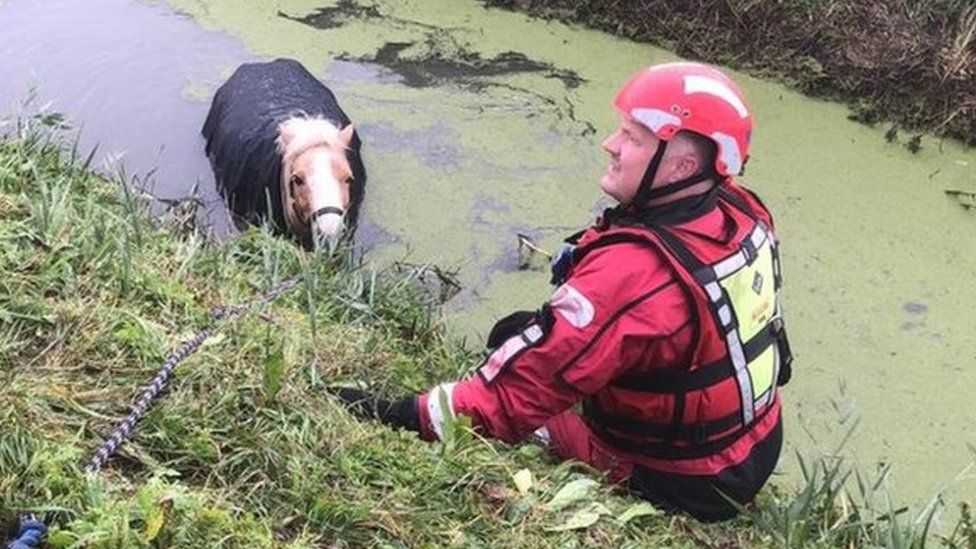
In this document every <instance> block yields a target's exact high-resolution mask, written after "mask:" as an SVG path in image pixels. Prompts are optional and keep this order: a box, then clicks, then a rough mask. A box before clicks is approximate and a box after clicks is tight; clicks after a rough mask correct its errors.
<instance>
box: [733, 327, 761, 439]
mask: <svg viewBox="0 0 976 549" xmlns="http://www.w3.org/2000/svg"><path fill="white" fill-rule="evenodd" d="M725 342H726V344H727V345H728V347H729V359H730V360H731V361H732V366H734V367H735V381H736V383H737V384H738V385H739V397H740V398H741V399H742V424H743V425H749V424H750V423H752V419H753V418H754V417H755V415H756V410H755V408H754V404H753V401H752V378H751V377H750V376H749V368H748V364H747V363H746V355H745V353H744V352H743V351H742V342H740V341H739V333H738V332H736V331H735V330H732V331H731V332H729V333H727V334H725Z"/></svg>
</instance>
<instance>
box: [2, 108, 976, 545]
mask: <svg viewBox="0 0 976 549" xmlns="http://www.w3.org/2000/svg"><path fill="white" fill-rule="evenodd" d="M39 124H40V122H38V121H36V120H29V121H27V122H25V123H23V124H21V125H17V124H11V125H8V126H7V127H6V129H5V130H3V131H13V134H12V135H10V137H8V138H7V139H6V140H0V211H2V212H4V215H3V216H0V402H2V403H3V404H4V405H3V406H0V433H2V436H0V531H7V530H8V528H9V527H10V526H11V525H13V524H14V523H15V521H16V515H17V514H19V513H23V512H34V513H37V514H39V515H41V516H42V517H43V518H44V519H45V521H46V522H47V524H48V525H49V526H50V527H51V528H52V531H51V535H50V537H49V540H48V544H49V545H50V546H52V547H86V546H108V547H147V546H164V547H273V546H295V547H307V546H336V547H344V546H356V547H359V546H383V547H391V546H411V547H412V546H448V545H462V546H505V545H510V546H519V547H575V546H596V545H602V546H613V547H618V546H619V547H656V546H667V545H681V546H690V545H694V544H708V545H711V546H722V547H732V546H750V547H752V546H778V545H783V544H790V545H793V546H796V545H799V544H801V543H809V544H815V545H816V544H820V545H836V546H845V547H847V546H851V545H855V546H856V545H859V544H892V543H898V544H902V546H906V547H911V546H913V544H917V543H918V540H919V539H924V538H925V535H926V534H925V533H926V532H927V531H928V529H930V524H931V523H932V520H934V519H933V518H932V517H933V516H934V515H931V514H930V515H925V514H924V513H922V514H919V515H911V514H910V513H908V512H902V511H901V509H900V508H899V507H898V506H897V505H894V504H892V505H890V506H889V507H887V508H885V507H881V506H880V505H875V506H873V507H864V506H861V503H860V502H861V501H862V500H863V499H865V498H864V496H865V495H867V496H869V497H874V496H877V497H878V498H880V496H881V494H884V493H885V487H884V483H883V482H881V483H879V482H878V479H877V478H874V477H870V478H867V477H864V476H863V475H861V474H860V473H857V472H854V473H849V472H847V470H846V469H844V468H843V467H841V466H840V465H839V463H838V462H834V461H824V462H807V461H804V462H803V465H802V468H803V470H804V475H805V476H804V478H805V479H806V482H807V486H805V487H801V488H800V489H799V490H795V491H794V490H789V491H787V490H784V489H775V488H770V489H769V490H767V491H765V492H764V494H763V496H762V498H761V499H760V501H759V502H758V504H757V506H756V507H755V508H751V509H750V510H749V513H748V514H747V515H746V516H745V517H743V518H740V519H737V520H735V521H732V522H730V523H726V524H723V525H701V524H698V523H696V522H694V521H692V520H691V519H688V518H685V517H670V516H662V515H661V514H660V513H658V512H657V511H656V510H655V509H653V508H652V507H650V506H648V505H647V504H646V503H644V502H642V501H641V500H639V499H636V498H635V497H634V496H632V495H631V494H629V493H627V492H626V491H625V490H624V489H621V488H614V487H610V486H607V485H605V484H603V483H601V482H598V477H597V475H595V474H594V472H593V471H592V470H590V469H589V468H587V467H582V466H580V465H579V464H575V463H562V464H554V463H550V462H548V461H547V460H546V458H545V452H544V451H543V450H542V449H540V448H538V447H536V446H533V445H525V446H522V447H517V448H513V447H507V446H504V445H500V444H497V443H493V442H489V441H487V440H485V439H483V438H482V437H481V436H479V435H478V434H477V433H475V432H474V431H472V429H471V425H470V422H468V420H466V419H460V420H458V421H455V422H451V423H450V424H449V425H448V426H447V427H446V435H445V439H444V441H443V442H442V443H440V444H434V445H428V444H425V443H422V442H420V441H418V440H417V437H416V436H415V435H414V434H413V433H406V432H401V431H396V430H391V429H387V428H384V427H382V426H378V425H375V424H372V423H369V422H361V421H358V420H356V419H355V418H353V417H352V416H351V415H350V414H348V413H347V412H346V411H345V409H344V408H343V407H342V406H341V405H340V404H339V403H338V402H336V401H335V399H334V398H333V397H331V396H330V394H329V393H328V392H327V391H325V390H324V389H323V387H324V386H327V385H332V384H336V383H347V384H358V383H360V382H367V381H368V382H370V383H371V385H372V386H374V387H377V388H378V389H380V390H382V391H384V392H386V393H388V394H390V395H403V394H410V393H411V392H414V391H418V390H426V389H427V388H428V387H430V386H432V385H434V384H435V383H437V382H440V381H444V380H448V379H454V378H457V377H458V376H459V375H462V374H464V373H467V372H468V371H470V368H471V367H472V366H473V365H475V364H477V362H478V359H479V352H478V351H477V350H472V349H468V348H465V347H463V346H461V345H457V344H456V343H455V342H452V341H449V340H448V339H447V338H446V336H445V335H444V331H443V326H442V325H441V323H440V321H439V320H438V317H437V314H436V307H437V306H438V304H439V303H440V299H441V296H440V295H438V293H439V292H438V291H436V290H435V291H432V286H431V281H432V279H431V277H432V276H434V277H435V278H439V275H437V274H436V273H435V271H434V269H433V267H432V266H424V265H409V264H401V265H399V266H397V265H395V266H393V267H391V268H387V269H378V268H374V267H372V266H370V265H369V264H368V263H366V262H365V261H364V260H363V258H362V257H358V256H357V255H356V254H354V253H353V251H352V250H350V249H348V248H345V247H342V246H338V247H336V248H334V249H332V250H325V249H323V250H321V251H319V252H313V253H308V252H306V251H304V250H302V249H300V248H299V247H297V246H295V245H294V244H293V243H291V242H288V241H286V240H284V239H281V238H278V237H275V236H274V234H273V232H272V231H271V230H270V229H269V228H268V227H257V228H251V229H248V230H246V231H244V232H243V234H242V235H240V237H239V238H236V239H235V240H233V241H231V242H228V243H226V244H225V245H222V246H218V245H216V244H214V243H212V242H210V241H207V240H206V239H204V238H203V237H202V235H201V233H200V232H198V231H197V230H196V229H195V228H193V227H192V226H188V225H186V224H185V223H184V222H183V221H182V220H180V219H171V222H172V223H173V224H175V226H174V225H172V224H170V225H168V224H167V223H168V222H163V221H159V220H155V221H153V220H150V219H149V218H148V217H145V216H146V215H147V213H146V211H145V209H144V208H142V207H140V206H137V205H136V202H138V200H139V198H138V197H136V196H134V195H126V194H125V193H124V192H122V191H120V190H119V188H117V187H116V186H113V184H112V183H111V182H106V181H104V180H102V179H99V178H97V177H95V176H93V175H92V174H90V173H88V172H87V171H86V170H85V169H84V167H83V166H77V165H74V164H72V163H77V162H87V160H83V159H82V156H83V155H80V154H77V153H76V152H67V153H65V151H64V150H62V148H61V147H60V146H59V145H58V144H57V143H56V142H54V141H51V140H49V139H46V138H44V137H42V136H40V135H39V134H37V133H32V130H29V128H36V127H37V126H38V125H39ZM62 154H65V156H64V157H62ZM115 183H116V184H118V183H120V182H119V181H116V182H115ZM295 275H300V276H301V277H302V284H301V285H300V286H299V287H298V288H296V289H294V290H292V291H291V292H288V293H285V294H283V295H282V296H281V297H280V298H279V299H277V300H276V301H275V302H274V303H273V304H270V305H267V306H265V307H262V308H260V310H256V311H254V312H252V313H248V314H246V315H243V316H241V317H239V318H237V319H235V320H234V321H233V322H228V323H226V324H224V325H222V327H221V330H220V333H219V336H217V337H214V338H212V339H210V340H209V341H208V342H207V344H206V345H204V346H203V347H202V348H201V349H200V351H199V352H198V353H196V354H195V355H193V356H192V357H190V358H188V359H187V360H186V361H184V362H182V363H181V364H180V365H179V367H178V369H177V370H176V372H175V375H174V378H173V380H172V381H171V383H170V385H169V387H168V389H167V392H166V393H165V396H164V397H163V398H162V399H161V400H160V401H159V402H158V403H157V404H156V406H155V407H154V408H153V409H152V410H151V411H150V412H149V413H148V414H147V415H146V417H145V418H144V420H143V421H142V423H141V424H140V425H139V427H138V429H137V430H136V432H135V435H134V437H133V438H132V440H131V441H130V442H129V443H127V444H126V445H125V446H123V448H122V449H121V452H120V453H119V455H117V456H116V457H115V458H114V459H113V460H111V461H110V462H109V466H108V467H107V468H106V469H105V470H103V471H102V472H101V473H100V474H99V475H97V476H86V475H85V474H84V473H83V471H82V470H81V467H82V466H83V464H84V462H85V461H86V459H87V458H88V457H89V456H90V454H91V452H92V451H94V449H95V448H96V447H97V445H98V444H99V442H101V440H102V438H103V437H105V436H106V435H108V434H109V433H110V432H111V430H112V429H113V427H114V426H115V425H116V423H117V422H118V421H119V419H120V418H122V417H123V416H124V415H125V414H126V413H127V412H128V408H129V404H130V403H131V402H132V400H133V399H134V398H135V397H136V396H137V394H138V392H139V390H140V388H141V387H142V386H143V385H144V384H145V383H146V382H147V381H148V380H149V379H150V378H151V377H152V375H153V374H154V373H155V371H156V369H157V368H158V367H159V365H160V364H159V361H160V359H161V357H162V356H163V355H165V354H166V353H167V352H168V351H169V350H171V349H172V348H173V347H174V346H176V345H177V344H178V343H180V342H181V341H184V340H186V339H187V338H188V337H189V336H190V335H192V334H193V333H195V332H196V331H197V330H199V329H201V328H203V327H204V326H206V325H208V324H209V322H210V311H211V310H212V309H213V308H215V307H219V306H223V305H229V304H235V303H241V302H245V301H249V300H251V299H253V298H254V297H255V296H257V295H259V294H260V293H261V292H263V291H264V290H266V289H267V288H269V287H270V286H271V285H272V284H274V283H276V282H278V281H281V280H284V279H286V278H289V277H291V276H295ZM435 284H440V282H437V281H435ZM579 486H584V487H588V488H587V489H586V490H581V491H579V492H580V493H579V494H576V495H575V496H574V495H573V493H574V491H576V490H577V489H576V488H573V487H579ZM567 491H568V492H569V495H566V494H567ZM557 494H563V495H562V496H559V498H563V499H567V500H570V501H568V502H567V504H566V505H565V506H562V504H559V505H554V504H553V502H554V501H559V499H558V498H557ZM872 495H874V496H872ZM570 496H572V497H570ZM852 501H853V502H856V503H857V506H855V505H854V504H852ZM557 507H558V509H557ZM963 515H964V517H965V518H964V519H963V520H962V521H961V522H960V523H959V525H957V526H956V527H955V529H954V530H953V529H951V528H950V529H948V530H947V531H948V532H950V535H948V536H946V537H945V538H944V539H945V543H946V544H947V545H948V546H950V547H967V549H972V547H971V546H972V543H973V542H972V541H971V540H972V539H973V535H972V531H973V527H972V518H971V513H970V511H969V508H968V507H967V508H965V510H964V513H963ZM929 537H932V536H929ZM967 543H968V544H969V546H967V545H966V544H967Z"/></svg>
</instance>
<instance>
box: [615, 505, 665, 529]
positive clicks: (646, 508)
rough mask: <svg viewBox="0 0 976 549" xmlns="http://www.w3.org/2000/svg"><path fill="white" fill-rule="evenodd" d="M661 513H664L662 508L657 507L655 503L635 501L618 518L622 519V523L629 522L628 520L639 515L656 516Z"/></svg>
mask: <svg viewBox="0 0 976 549" xmlns="http://www.w3.org/2000/svg"><path fill="white" fill-rule="evenodd" d="M661 514H663V513H662V511H661V510H660V509H657V508H656V507H654V506H653V505H651V504H650V503H648V502H646V501H645V502H642V503H635V504H633V505H631V506H630V507H628V508H627V510H626V511H624V512H623V513H621V514H620V516H619V517H617V520H618V521H620V523H621V524H627V523H628V522H630V521H631V520H633V519H635V518H637V517H647V516H656V515H661Z"/></svg>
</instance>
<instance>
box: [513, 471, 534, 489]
mask: <svg viewBox="0 0 976 549" xmlns="http://www.w3.org/2000/svg"><path fill="white" fill-rule="evenodd" d="M512 480H513V481H515V487H516V488H518V491H519V493H520V494H522V495H525V494H527V493H529V489H530V488H532V471H529V470H528V469H522V470H521V471H519V472H517V473H515V474H514V475H512Z"/></svg>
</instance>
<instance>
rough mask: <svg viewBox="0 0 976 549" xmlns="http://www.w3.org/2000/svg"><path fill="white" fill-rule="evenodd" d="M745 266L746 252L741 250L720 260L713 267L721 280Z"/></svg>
mask: <svg viewBox="0 0 976 549" xmlns="http://www.w3.org/2000/svg"><path fill="white" fill-rule="evenodd" d="M745 266H746V254H745V253H743V252H742V250H739V252H738V253H735V254H733V255H732V256H730V257H727V258H725V259H723V260H722V261H719V262H718V263H716V264H715V266H714V267H712V268H713V269H715V276H716V277H718V279H719V280H721V279H723V278H725V277H727V276H729V275H731V274H732V273H734V272H736V271H738V270H739V269H741V268H743V267H745Z"/></svg>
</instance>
